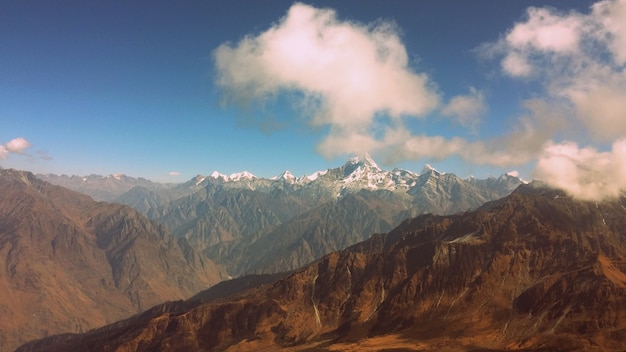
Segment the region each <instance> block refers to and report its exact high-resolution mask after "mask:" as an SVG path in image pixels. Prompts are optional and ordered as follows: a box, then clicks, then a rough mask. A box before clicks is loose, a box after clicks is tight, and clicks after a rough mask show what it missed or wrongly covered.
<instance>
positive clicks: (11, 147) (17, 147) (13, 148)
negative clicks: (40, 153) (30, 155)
mask: <svg viewBox="0 0 626 352" xmlns="http://www.w3.org/2000/svg"><path fill="white" fill-rule="evenodd" d="M5 147H6V149H7V150H8V151H9V152H11V153H23V152H24V150H26V149H27V148H28V147H30V142H28V141H27V140H26V139H24V138H22V137H18V138H14V139H12V140H10V141H9V142H8V143H7V144H6V145H5Z"/></svg>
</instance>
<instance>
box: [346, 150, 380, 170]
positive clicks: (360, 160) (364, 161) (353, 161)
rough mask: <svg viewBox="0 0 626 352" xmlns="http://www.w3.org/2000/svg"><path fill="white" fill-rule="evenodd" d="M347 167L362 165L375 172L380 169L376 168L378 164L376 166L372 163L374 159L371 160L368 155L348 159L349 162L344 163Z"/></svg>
mask: <svg viewBox="0 0 626 352" xmlns="http://www.w3.org/2000/svg"><path fill="white" fill-rule="evenodd" d="M347 165H362V166H365V167H369V168H373V169H376V170H381V168H380V167H378V164H376V162H375V161H374V159H372V157H371V156H370V155H369V153H365V154H363V155H362V156H355V157H352V158H350V160H348V162H347V163H346V166H347Z"/></svg>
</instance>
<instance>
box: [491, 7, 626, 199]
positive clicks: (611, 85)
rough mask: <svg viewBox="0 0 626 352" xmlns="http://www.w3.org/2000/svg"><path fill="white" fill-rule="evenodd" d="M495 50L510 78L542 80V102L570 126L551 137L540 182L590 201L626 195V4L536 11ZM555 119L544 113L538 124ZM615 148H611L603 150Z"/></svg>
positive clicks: (540, 163) (541, 158) (545, 146)
mask: <svg viewBox="0 0 626 352" xmlns="http://www.w3.org/2000/svg"><path fill="white" fill-rule="evenodd" d="M487 50H491V51H492V52H496V53H497V54H499V55H501V56H502V60H501V62H500V63H501V68H502V71H503V72H504V73H505V74H506V75H508V76H510V77H512V78H514V79H517V78H521V79H527V80H534V81H538V82H539V83H541V84H542V86H543V88H544V96H543V97H542V98H540V100H541V101H542V102H543V104H544V105H546V106H550V107H551V110H552V111H560V115H561V116H565V118H562V120H564V121H565V122H566V123H565V126H561V127H562V128H557V129H556V130H555V131H554V132H555V133H554V135H553V136H550V135H547V136H545V137H549V138H550V139H549V140H548V141H547V142H546V143H543V148H542V150H541V152H540V153H539V155H538V156H537V158H538V161H537V166H536V171H535V177H537V178H539V179H542V180H544V181H545V182H547V183H548V184H550V185H552V186H554V187H558V188H562V189H564V190H566V191H567V192H569V193H570V194H572V195H574V196H577V197H579V198H583V199H587V200H601V199H605V198H610V197H617V196H619V195H621V194H622V192H623V191H624V190H626V182H624V181H623V180H624V177H623V176H624V173H623V168H622V166H621V165H624V164H626V154H625V153H624V152H623V150H624V145H625V142H624V136H626V68H625V64H626V0H605V1H600V2H597V3H595V4H594V5H593V6H591V8H590V11H589V13H587V14H581V13H577V12H570V13H558V12H556V11H554V10H552V9H546V8H529V9H528V10H527V14H526V18H525V20H524V21H522V22H520V23H516V24H515V25H514V26H513V27H512V28H511V29H510V30H509V31H508V32H507V35H506V36H505V37H504V38H502V39H501V40H500V41H499V42H497V43H493V44H492V45H491V46H488V47H487ZM547 119H549V117H546V116H544V115H542V114H537V120H543V121H545V120H547ZM561 124H562V123H561ZM576 131H578V132H576ZM559 132H561V133H560V134H561V138H560V140H559V139H557V138H556V137H557V136H558V134H559ZM567 133H569V134H570V135H565V134H567ZM571 134H574V135H573V136H572V135H571ZM563 135H565V136H563ZM577 137H578V138H580V140H584V141H585V142H586V143H585V144H588V146H586V147H580V146H579V144H580V143H576V142H574V141H573V140H572V138H577ZM607 143H608V144H611V145H612V149H611V150H610V151H600V150H599V148H598V147H597V146H602V145H606V144H607Z"/></svg>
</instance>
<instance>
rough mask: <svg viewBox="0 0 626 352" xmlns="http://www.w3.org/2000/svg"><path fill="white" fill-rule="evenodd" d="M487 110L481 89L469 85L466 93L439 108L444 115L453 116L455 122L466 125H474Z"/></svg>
mask: <svg viewBox="0 0 626 352" xmlns="http://www.w3.org/2000/svg"><path fill="white" fill-rule="evenodd" d="M486 112H487V105H486V103H485V96H484V95H483V93H482V92H481V91H479V90H478V89H476V88H474V87H470V92H469V94H468V95H458V96H456V97H453V98H452V99H450V102H448V104H447V105H446V106H444V107H443V108H442V109H441V113H442V114H443V115H444V116H449V117H452V118H454V120H455V121H456V122H458V123H459V124H461V125H462V126H466V127H476V125H477V124H478V123H479V122H480V118H481V117H482V115H484V114H485V113H486Z"/></svg>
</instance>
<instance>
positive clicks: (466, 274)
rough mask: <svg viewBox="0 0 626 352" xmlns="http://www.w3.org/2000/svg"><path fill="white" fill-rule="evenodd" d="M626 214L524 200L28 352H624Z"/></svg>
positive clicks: (602, 206) (615, 204)
mask: <svg viewBox="0 0 626 352" xmlns="http://www.w3.org/2000/svg"><path fill="white" fill-rule="evenodd" d="M625 206H626V199H619V200H614V201H607V202H603V203H591V202H583V201H577V200H574V199H571V198H569V197H567V196H565V195H564V194H563V193H561V192H559V191H554V190H551V189H546V188H542V187H540V186H535V187H533V186H530V185H529V186H521V187H520V188H518V189H517V190H516V191H515V192H514V193H513V194H511V195H510V196H508V197H506V198H504V199H502V200H499V201H495V202H491V203H487V204H486V205H484V206H483V207H481V208H480V209H479V210H477V211H474V212H468V213H465V214H459V215H452V216H435V215H423V216H419V217H417V218H413V219H410V220H407V221H405V222H403V223H402V224H401V225H400V226H398V227H396V228H395V229H393V230H392V231H390V232H388V233H386V234H382V235H375V236H372V237H371V238H370V239H369V240H367V241H365V242H361V243H359V244H356V245H354V246H352V247H349V248H348V249H346V250H342V251H339V252H333V253H331V254H329V255H326V256H325V257H323V258H322V259H320V260H318V261H317V262H315V263H312V264H310V265H308V266H306V267H303V268H302V269H299V270H297V271H295V272H293V273H291V274H288V275H286V276H284V277H282V278H281V277H278V278H272V277H268V276H255V277H250V278H249V279H245V278H240V279H237V280H241V281H233V282H230V283H229V285H226V284H224V285H222V286H221V289H220V290H217V287H216V288H215V289H214V290H211V289H209V290H208V291H205V292H203V293H202V294H199V295H197V296H196V297H194V298H193V299H190V300H187V301H179V302H171V303H167V304H163V305H158V306H155V307H153V308H152V309H150V310H148V311H146V312H144V313H142V314H141V315H138V316H135V317H133V318H130V319H127V320H124V321H121V322H118V323H116V324H113V325H109V326H106V327H103V328H100V329H96V330H93V331H90V332H88V333H85V334H79V335H71V334H67V335H60V336H54V337H50V338H47V339H43V340H39V341H35V342H31V343H29V344H27V345H24V346H22V347H21V348H20V349H19V351H66V350H75V351H81V350H82V351H87V350H89V351H104V350H111V351H154V350H159V351H217V350H227V349H231V350H238V351H253V350H289V351H296V350H298V351H302V350H315V351H336V350H371V351H374V350H383V349H388V350H403V351H404V350H407V351H411V350H449V351H494V350H510V349H516V350H524V351H535V350H536V351H569V350H592V351H593V350H596V351H606V350H624V349H626V342H625V341H626V274H625V272H626V208H625ZM271 279H276V281H274V282H271ZM255 282H257V283H259V285H257V286H254V283H255ZM238 283H240V284H241V287H242V290H237V289H236V286H237V284H238ZM250 286H252V287H251V288H247V289H244V288H245V287H250ZM224 292H227V293H230V295H226V294H223V293H224Z"/></svg>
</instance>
